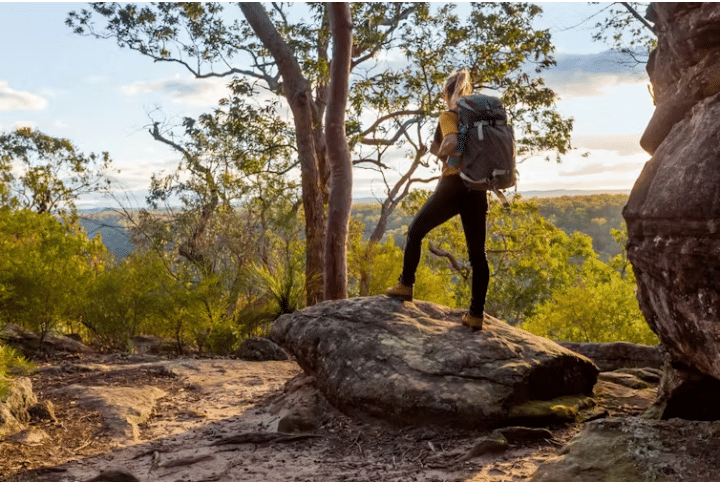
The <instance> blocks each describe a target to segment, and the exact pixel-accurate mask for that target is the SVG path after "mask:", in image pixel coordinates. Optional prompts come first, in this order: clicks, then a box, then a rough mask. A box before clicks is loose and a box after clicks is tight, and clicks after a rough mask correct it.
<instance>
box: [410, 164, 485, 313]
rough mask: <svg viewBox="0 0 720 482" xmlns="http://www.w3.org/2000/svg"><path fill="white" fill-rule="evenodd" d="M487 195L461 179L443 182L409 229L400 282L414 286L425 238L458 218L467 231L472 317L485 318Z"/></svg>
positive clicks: (446, 177) (450, 177) (451, 176)
mask: <svg viewBox="0 0 720 482" xmlns="http://www.w3.org/2000/svg"><path fill="white" fill-rule="evenodd" d="M487 211H488V204H487V194H486V193H485V191H473V190H470V189H468V188H467V187H465V184H464V183H463V180H462V179H461V178H460V176H459V175H457V174H454V175H450V176H445V177H442V178H441V179H440V182H438V185H437V187H436V188H435V192H434V193H433V194H432V196H430V198H429V199H428V200H427V202H426V203H425V205H424V206H423V207H422V208H421V209H420V211H418V213H417V214H416V215H415V219H413V221H412V223H410V226H409V227H408V235H407V244H406V245H405V256H404V260H403V271H402V274H401V275H400V282H401V283H403V284H404V285H407V286H412V285H413V284H414V283H415V271H416V270H417V267H418V264H419V263H420V250H421V247H422V240H423V238H424V237H425V236H426V235H427V234H428V233H429V232H430V231H431V230H433V229H434V228H436V227H438V226H440V225H441V224H442V223H444V222H445V221H447V220H449V219H450V218H452V217H453V216H455V215H457V214H459V215H460V220H461V221H462V226H463V230H464V231H465V241H466V242H467V247H468V255H469V257H470V266H471V267H472V299H471V300H470V314H471V315H473V316H478V317H482V315H483V310H484V308H485V295H486V293H487V287H488V282H489V280H490V270H489V268H488V263H487V257H486V256H485V221H486V219H487Z"/></svg>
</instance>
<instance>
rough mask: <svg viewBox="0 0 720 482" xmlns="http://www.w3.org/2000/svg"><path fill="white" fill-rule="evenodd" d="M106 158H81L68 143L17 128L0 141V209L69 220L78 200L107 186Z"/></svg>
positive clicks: (108, 165)
mask: <svg viewBox="0 0 720 482" xmlns="http://www.w3.org/2000/svg"><path fill="white" fill-rule="evenodd" d="M111 164H112V161H111V159H110V156H109V154H108V153H107V152H103V153H102V154H94V153H92V154H88V155H85V154H83V153H82V152H80V151H79V150H78V148H77V147H76V146H75V145H73V144H72V142H70V140H68V139H63V138H57V137H51V136H49V135H47V134H43V133H42V132H40V131H38V130H33V129H29V128H21V129H18V130H16V131H14V132H10V133H5V134H2V135H0V205H3V206H9V207H11V208H13V209H31V210H34V211H35V212H38V213H53V214H68V215H75V213H76V207H75V201H76V200H77V199H78V197H79V196H80V195H82V194H86V193H89V192H97V191H100V190H102V189H104V188H106V187H108V186H109V184H110V179H109V178H108V174H109V172H110V170H111Z"/></svg>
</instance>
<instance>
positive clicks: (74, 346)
mask: <svg viewBox="0 0 720 482" xmlns="http://www.w3.org/2000/svg"><path fill="white" fill-rule="evenodd" d="M0 337H1V338H2V339H3V341H4V342H5V343H6V344H7V345H9V346H11V347H13V348H15V349H17V350H19V351H20V352H21V353H22V354H23V355H24V356H26V357H28V358H34V357H35V356H36V355H38V354H39V353H43V352H45V353H55V352H65V353H91V352H92V349H91V348H90V347H88V346H87V345H84V344H83V343H81V342H79V341H77V340H75V339H74V338H72V337H69V336H63V335H54V334H51V333H48V334H46V335H45V337H44V338H42V339H41V338H40V336H38V335H36V334H35V333H33V332H32V331H28V330H26V329H24V328H22V327H20V326H17V325H13V324H9V325H7V326H5V327H4V328H3V330H2V332H1V333H0Z"/></svg>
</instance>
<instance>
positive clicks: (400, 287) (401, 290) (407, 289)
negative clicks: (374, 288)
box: [385, 283, 413, 301]
mask: <svg viewBox="0 0 720 482" xmlns="http://www.w3.org/2000/svg"><path fill="white" fill-rule="evenodd" d="M385 294H386V295H387V296H389V297H390V298H396V299H398V300H403V301H412V299H413V287H412V286H408V285H404V284H402V283H398V284H396V285H395V286H393V287H392V288H388V289H387V290H385Z"/></svg>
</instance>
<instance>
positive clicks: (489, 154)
mask: <svg viewBox="0 0 720 482" xmlns="http://www.w3.org/2000/svg"><path fill="white" fill-rule="evenodd" d="M457 105H458V107H459V112H458V131H459V134H458V151H460V152H462V158H461V159H462V160H461V163H460V177H461V178H462V179H463V181H465V185H466V186H467V187H468V188H469V189H477V190H482V191H493V192H495V194H496V195H497V196H498V197H499V198H500V200H501V201H503V204H504V205H505V206H508V202H507V200H506V199H505V196H503V195H502V193H501V192H500V189H507V188H509V187H512V186H514V185H515V182H516V177H515V135H514V133H513V129H512V127H511V126H509V125H508V123H507V113H506V112H505V107H503V104H502V102H501V101H500V99H498V98H497V97H491V96H487V95H482V94H474V95H468V96H464V97H461V98H460V100H459V101H458V104H457Z"/></svg>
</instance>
